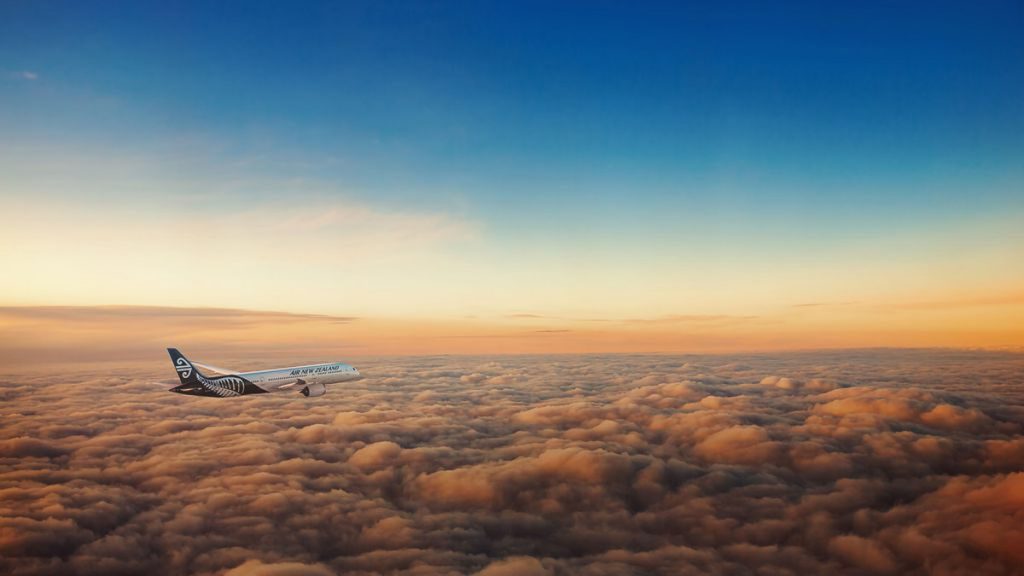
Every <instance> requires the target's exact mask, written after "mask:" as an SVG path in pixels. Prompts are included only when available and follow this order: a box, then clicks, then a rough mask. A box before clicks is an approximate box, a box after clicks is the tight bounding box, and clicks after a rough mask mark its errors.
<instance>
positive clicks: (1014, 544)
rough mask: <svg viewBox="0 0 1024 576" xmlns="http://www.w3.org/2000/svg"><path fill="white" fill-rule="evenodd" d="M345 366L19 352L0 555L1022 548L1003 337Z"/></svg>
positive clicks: (483, 565) (997, 551)
mask: <svg viewBox="0 0 1024 576" xmlns="http://www.w3.org/2000/svg"><path fill="white" fill-rule="evenodd" d="M354 323H356V322H353V324H354ZM341 325H343V326H348V325H350V324H348V323H342V324H341ZM264 360H265V359H251V358H250V359H240V361H241V362H242V363H243V364H246V365H251V364H254V363H260V362H263V361H264ZM359 367H360V368H361V369H362V371H363V372H364V373H365V374H366V375H367V378H366V379H365V380H362V381H358V382H354V383H349V384H346V385H344V386H337V387H333V388H331V389H330V390H329V391H328V393H327V395H325V396H323V397H322V398H318V399H312V400H311V399H306V398H304V397H302V396H301V395H299V394H284V395H263V396H258V397H245V398H240V399H231V400H225V399H203V398H194V397H186V396H178V395H174V394H169V393H167V392H165V391H164V390H163V389H162V388H161V387H159V386H154V385H153V384H152V381H153V380H155V379H160V378H164V377H166V376H168V373H170V375H171V376H172V377H173V371H172V370H170V365H169V362H168V361H166V360H163V359H161V361H159V362H153V363H149V362H139V363H126V364H120V365H114V364H106V365H88V366H82V367H74V368H71V367H65V368H64V369H56V368H54V367H52V366H51V367H47V369H40V368H39V367H33V368H32V369H31V370H29V369H25V370H17V369H15V368H11V367H8V369H7V370H5V374H3V375H0V400H2V402H0V572H3V573H25V574H58V575H59V574H139V573H152V574H198V575H213V574H233V575H234V574H243V575H244V574H253V575H259V574H265V575H278V574H280V575H288V574H328V573H346V574H359V575H370V574H410V575H411V574H473V573H479V574H484V575H501V574H538V575H539V574H548V575H556V574H589V575H599V574H695V575H696V574H743V573H758V572H764V573H777V574H821V573H834V574H850V575H867V574H921V575H924V574H945V575H954V574H972V575H973V574H986V575H1000V574H1013V573H1016V572H1017V571H1018V567H1019V566H1020V562H1021V561H1022V560H1024V557H1022V556H1021V552H1020V551H1021V550H1022V549H1024V531H1022V530H1021V529H1020V526H1019V523H1020V522H1019V518H1020V515H1021V514H1022V513H1024V474H1022V473H1021V468H1022V466H1024V406H1022V405H1021V403H1020V398H1019V394H1018V391H1017V390H1016V388H1017V386H1018V385H1019V383H1020V381H1021V379H1022V378H1024V373H1022V370H1024V368H1022V367H1024V359H1022V356H1021V355H1019V354H1011V353H1005V352H964V351H960V352H958V351H854V352H815V353H798V354H796V353H794V354H774V355H726V356H696V355H687V356H631V355H614V356H600V355H589V356H535V357H512V356H480V357H417V358H408V357H406V358H378V359H365V361H363V362H361V363H360V364H359Z"/></svg>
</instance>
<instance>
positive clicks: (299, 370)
mask: <svg viewBox="0 0 1024 576" xmlns="http://www.w3.org/2000/svg"><path fill="white" fill-rule="evenodd" d="M236 374H237V375H239V376H241V377H243V378H245V379H246V380H248V381H250V382H252V383H253V384H255V385H257V386H259V387H260V388H263V389H264V390H266V391H268V392H272V391H274V390H275V389H278V388H281V387H285V386H294V385H295V383H296V382H298V381H300V380H301V381H302V382H304V383H306V384H335V383H337V382H347V381H349V380H357V379H359V378H362V375H361V374H360V373H359V370H356V369H355V368H353V367H352V366H349V365H348V364H345V363H344V362H328V363H326V364H310V365H308V366H292V367H290V368H274V369H271V370H258V371H256V372H236Z"/></svg>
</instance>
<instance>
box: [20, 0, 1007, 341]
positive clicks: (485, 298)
mask: <svg viewBox="0 0 1024 576" xmlns="http://www.w3.org/2000/svg"><path fill="white" fill-rule="evenodd" d="M1022 25H1024V5H1022V4H1021V3H1020V2H984V3H964V2H927V3H925V2H856V3H854V2H849V3H831V2H830V3H821V2H806V3H796V2H775V3H771V4H770V6H769V5H768V4H767V3H762V2H727V3H726V2H706V3H687V4H683V3H665V4H660V3H644V4H642V5H639V6H638V5H633V4H630V5H627V4H624V3H619V2H608V3H600V2H587V3H579V4H572V3H566V4H560V5H558V6H551V5H550V4H549V3H524V2H517V3H503V2H467V3H464V4H459V3H439V4H430V3H418V4H416V3H395V4H391V3H386V2H366V3H347V4H340V3H324V4H322V5H318V4H314V3H305V4H304V5H302V6H295V5H293V4H291V3H280V2H267V3H258V2H238V3H228V2H225V3H217V4H216V5H212V6H210V5H205V4H199V3H197V4H194V5H189V4H187V3H173V4H166V3H156V2H124V3H113V2H109V3H92V2H3V3H2V4H0V210H2V211H3V213H4V214H5V215H6V216H7V217H6V218H5V219H4V220H5V223H4V226H3V227H2V228H0V259H2V262H3V265H4V279H3V280H0V305H8V306H46V305H75V306H92V305H147V306H182V307H219V308H238V309H255V310H277V311H285V312H293V313H312V314H330V315H340V316H346V317H347V316H359V317H372V318H378V319H404V320H410V321H412V320H415V321H416V322H421V323H422V322H467V321H471V320H481V321H486V322H489V323H490V324H489V325H498V324H500V325H503V326H513V327H516V326H521V325H522V326H526V327H527V328H529V329H530V330H533V331H536V330H554V329H558V330H584V331H586V330H588V329H592V327H593V325H594V322H602V323H604V324H602V325H601V327H600V329H601V330H602V331H606V330H609V329H610V330H618V331H619V332H620V333H626V334H627V335H628V333H629V331H630V330H639V331H646V333H650V332H651V330H654V329H655V328H652V327H656V329H657V330H660V332H658V333H659V334H665V336H664V338H663V339H662V340H659V339H658V338H662V337H661V336H658V337H657V338H654V339H653V340H651V342H656V343H652V344H651V345H650V346H649V348H651V349H659V350H660V349H671V348H673V347H675V348H679V347H686V346H688V345H689V344H687V342H691V340H686V339H683V340H672V338H673V337H674V336H679V335H681V334H689V335H690V336H692V335H693V334H694V333H701V331H702V330H705V328H706V326H708V324H709V323H712V324H715V325H716V328H715V330H717V331H721V332H722V333H723V334H724V333H730V332H735V333H737V334H740V333H742V334H743V335H747V336H749V335H750V334H756V335H757V337H756V338H753V339H751V338H746V337H744V338H739V339H738V340H737V342H740V343H738V344H736V345H737V346H747V347H751V346H752V347H771V343H772V341H773V335H774V334H776V333H779V334H785V335H786V336H785V338H786V339H785V341H786V342H787V344H786V346H801V345H815V344H818V343H821V342H823V341H827V344H828V345H843V344H851V345H852V344H856V345H870V344H872V343H877V344H885V345H895V344H898V345H915V344H917V345H965V346H971V345H984V346H990V345H1024V329H1022V328H1020V326H1022V325H1024V35H1022V34H1021V33H1020V30H1021V28H1022ZM608 324H611V325H612V327H611V328H609V327H608ZM695 324H696V325H699V327H700V329H699V330H698V329H695V328H694V325H695ZM773 326H774V327H778V328H773ZM588 327H591V328H588ZM464 328H465V326H460V328H459V329H458V333H459V334H466V333H467V332H466V330H465V329H464ZM477 329H478V330H482V328H479V327H478V328H477ZM623 331H625V332H623ZM469 332H470V333H471V332H472V330H470V331H469ZM551 333H552V332H548V334H551ZM602 333H604V332H602ZM822 334H827V335H829V337H828V338H825V339H824V340H822ZM842 334H852V335H855V336H851V337H850V338H848V339H845V340H844V339H843V337H842V336H841V335H842ZM943 335H945V336H943ZM620 339H622V338H620ZM625 339H628V338H625ZM665 339H667V340H665ZM623 341H624V340H623ZM728 341H729V342H733V340H728ZM666 342H669V343H666ZM671 342H675V344H671ZM556 348H557V347H556ZM577 348H579V347H575V348H572V349H574V350H575V349H577ZM582 349H587V346H586V345H582Z"/></svg>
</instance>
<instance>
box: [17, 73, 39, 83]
mask: <svg viewBox="0 0 1024 576" xmlns="http://www.w3.org/2000/svg"><path fill="white" fill-rule="evenodd" d="M14 77H15V78H20V79H22V80H29V81H33V80H39V73H38V72H34V71H32V70H18V71H17V72H15V73H14Z"/></svg>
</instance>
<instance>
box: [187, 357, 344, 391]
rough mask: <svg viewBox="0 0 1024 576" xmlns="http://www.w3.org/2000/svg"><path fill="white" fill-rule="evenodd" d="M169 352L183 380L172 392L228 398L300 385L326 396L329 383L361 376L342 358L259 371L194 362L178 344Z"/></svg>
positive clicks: (296, 387)
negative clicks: (215, 374)
mask: <svg viewBox="0 0 1024 576" xmlns="http://www.w3.org/2000/svg"><path fill="white" fill-rule="evenodd" d="M167 353H168V354H170V356H171V362H173V363H174V369H175V370H177V371H178V378H179V379H180V380H181V385H180V386H175V387H174V388H171V389H170V390H169V392H177V393H178V394H188V395H191V396H212V397H218V398H226V397H228V396H246V395H248V394H266V393H267V392H282V391H286V390H295V389H298V391H299V393H300V394H302V395H303V396H306V397H310V396H323V395H324V394H325V393H326V392H327V384H336V383H338V382H348V381H350V380H358V379H360V378H362V374H360V373H359V370H356V369H355V368H353V367H352V366H349V365H348V364H344V363H342V362H328V363H326V364H310V365H308V366H292V367H290V368H274V369H271V370H259V371H256V372H234V371H232V370H224V369H221V368H215V367H213V366H207V365H206V364H200V363H198V362H192V361H190V360H189V359H187V358H185V355H184V354H182V353H181V352H179V351H178V349H177V348H168V349H167ZM198 367H202V368H205V369H207V370H210V371H213V372H218V373H220V374H223V376H206V375H204V374H202V373H201V372H199V368H198Z"/></svg>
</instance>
